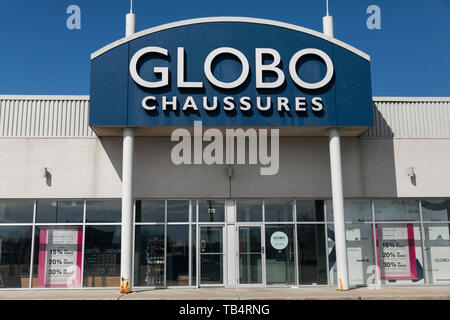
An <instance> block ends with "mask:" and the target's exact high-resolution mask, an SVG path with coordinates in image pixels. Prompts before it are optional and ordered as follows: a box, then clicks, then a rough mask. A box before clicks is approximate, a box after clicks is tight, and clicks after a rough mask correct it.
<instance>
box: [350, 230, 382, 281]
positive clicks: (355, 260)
mask: <svg viewBox="0 0 450 320" xmlns="http://www.w3.org/2000/svg"><path fill="white" fill-rule="evenodd" d="M345 238H346V239H347V261H348V273H349V282H350V284H351V285H367V284H369V282H370V281H371V282H370V284H373V283H374V280H375V278H373V275H374V271H375V267H374V266H375V265H376V263H375V259H374V250H373V249H374V248H373V229H372V224H346V225H345ZM372 278H373V280H372Z"/></svg>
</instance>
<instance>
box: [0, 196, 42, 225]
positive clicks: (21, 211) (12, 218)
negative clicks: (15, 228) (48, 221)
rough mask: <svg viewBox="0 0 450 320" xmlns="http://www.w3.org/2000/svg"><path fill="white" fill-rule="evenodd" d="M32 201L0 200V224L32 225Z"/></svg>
mask: <svg viewBox="0 0 450 320" xmlns="http://www.w3.org/2000/svg"><path fill="white" fill-rule="evenodd" d="M33 211H34V201H32V200H0V223H32V222H33Z"/></svg>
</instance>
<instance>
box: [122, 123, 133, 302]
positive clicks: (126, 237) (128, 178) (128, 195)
mask: <svg viewBox="0 0 450 320" xmlns="http://www.w3.org/2000/svg"><path fill="white" fill-rule="evenodd" d="M133 153H134V129H133V128H124V129H123V162H122V233H121V239H122V242H121V253H120V278H121V292H125V293H126V292H127V291H128V290H126V285H127V282H128V288H129V291H130V292H131V290H132V283H131V275H132V272H133V270H132V261H133V225H134V224H133Z"/></svg>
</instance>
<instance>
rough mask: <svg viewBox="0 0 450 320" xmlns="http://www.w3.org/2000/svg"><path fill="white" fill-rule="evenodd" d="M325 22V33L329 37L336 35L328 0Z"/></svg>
mask: <svg viewBox="0 0 450 320" xmlns="http://www.w3.org/2000/svg"><path fill="white" fill-rule="evenodd" d="M322 23H323V33H324V34H325V35H327V36H329V37H332V38H333V37H334V26H333V17H332V16H330V13H329V10H328V0H327V15H326V16H325V17H323V18H322Z"/></svg>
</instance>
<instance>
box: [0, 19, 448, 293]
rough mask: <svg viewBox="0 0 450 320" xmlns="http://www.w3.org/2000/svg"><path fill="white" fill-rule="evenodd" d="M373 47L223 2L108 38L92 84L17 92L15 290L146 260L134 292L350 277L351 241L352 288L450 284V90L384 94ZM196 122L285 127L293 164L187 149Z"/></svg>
mask: <svg viewBox="0 0 450 320" xmlns="http://www.w3.org/2000/svg"><path fill="white" fill-rule="evenodd" d="M243 31H245V32H246V33H247V34H246V35H245V36H243V37H240V40H236V39H234V38H233V37H231V36H230V35H236V34H242V33H243ZM208 32H211V34H213V35H215V36H216V37H215V38H211V37H210V35H211V34H209V33H208ZM261 34H264V35H265V37H261ZM202 36H203V37H204V38H205V40H204V41H203V44H199V43H198V42H196V41H199V39H201V37H202ZM208 36H209V37H208ZM241 38H242V39H241ZM293 40H295V41H298V42H297V43H301V44H300V45H295V43H296V42H295V41H293ZM180 48H181V49H180ZM217 48H219V49H221V50H219V51H215V50H216V49H217ZM236 48H239V50H238V49H236ZM231 49H233V50H231ZM259 49H260V51H258V50H259ZM269 49H270V50H269ZM310 49H314V50H310ZM165 50H166V51H165ZM302 50H309V51H302ZM214 52H215V54H216V55H215V56H214V54H213V55H211V53H214ZM258 52H260V54H261V55H260V56H258V54H259V53H258ZM277 53H278V54H277ZM219 55H223V57H221V58H216V57H218V56H219ZM264 55H269V56H272V60H271V59H268V60H267V59H263V58H264V57H265V56H264ZM314 55H315V57H311V56H314ZM306 56H307V58H305V57H306ZM208 57H209V58H208ZM258 57H260V60H258ZM265 58H267V57H265ZM278 58H279V60H278ZM142 59H144V61H143V60H142ZM215 59H216V60H215ZM271 61H272V62H271ZM277 61H278V63H275V62H277ZM369 61H370V59H369V57H368V56H367V55H365V54H364V53H362V52H360V51H358V50H357V49H354V48H352V47H350V46H348V45H346V44H343V43H341V42H339V41H337V40H335V39H334V38H331V37H327V36H324V35H323V34H319V33H318V32H313V31H311V30H307V29H304V28H300V27H296V26H291V25H287V24H282V23H279V22H269V21H266V20H264V21H263V20H258V19H248V18H228V19H224V18H220V19H214V18H208V19H203V20H202V19H199V20H196V21H192V20H191V21H187V22H179V23H174V24H171V25H167V26H161V27H156V28H153V29H149V30H144V31H142V32H140V33H136V34H133V33H131V34H130V35H128V37H127V38H124V39H122V40H119V41H118V42H116V43H113V44H111V45H109V46H107V47H105V48H104V49H101V50H99V51H98V52H96V53H94V54H93V56H92V73H91V95H90V96H65V97H64V96H0V103H1V105H0V147H1V150H7V152H3V153H2V155H1V156H0V177H1V180H2V183H1V184H0V253H1V255H0V268H1V269H0V288H8V289H10V288H104V287H119V286H120V285H121V284H123V278H124V270H128V269H129V270H131V272H129V278H127V277H128V276H125V278H127V280H129V284H128V285H129V286H130V287H132V288H133V290H135V289H139V288H157V287H207V286H222V287H240V286H243V287H244V286H251V287H265V286H316V285H324V286H338V287H339V285H340V282H341V281H344V282H345V281H346V280H345V279H344V280H342V279H343V278H342V275H340V274H339V269H340V272H342V268H340V267H338V265H339V263H338V262H339V261H340V262H342V261H343V258H342V254H341V255H340V258H339V257H338V256H339V250H341V249H342V248H344V249H345V251H344V252H345V257H344V258H345V259H344V260H345V263H346V264H347V265H348V282H349V285H350V286H368V285H382V286H383V285H449V284H450V260H449V259H450V232H449V229H450V216H449V214H450V213H449V210H450V187H449V184H448V181H449V178H450V173H449V172H448V170H447V169H448V163H450V162H449V161H450V152H448V151H447V150H450V148H449V147H450V99H449V98H395V97H394V98H376V97H375V98H372V95H371V88H370V87H371V84H370V63H369ZM236 62H238V63H237V64H236V66H237V67H236V66H235V65H233V63H236ZM223 63H225V65H221V64H223ZM227 63H228V64H227ZM230 63H231V64H230ZM330 63H331V64H330ZM300 65H301V66H300ZM198 66H201V67H200V68H199V67H198ZM269 66H270V67H269ZM290 66H293V67H290ZM302 66H304V67H302ZM196 67H197V68H196ZM277 67H278V69H279V70H281V71H282V72H283V71H284V75H283V76H281V75H280V73H279V72H277V71H276V69H277ZM264 68H266V69H264ZM267 68H268V69H269V70H268V69H267ZM302 68H303V69H302ZM195 70H196V71H195ZM208 70H210V71H211V72H210V73H208ZM330 70H331V71H330ZM266 71H269V72H272V73H274V72H275V74H276V75H277V76H276V77H275V76H274V75H273V74H271V75H270V76H264V75H263V72H266ZM258 72H260V73H258ZM258 74H261V75H263V76H261V77H259V76H258ZM299 74H300V75H299ZM296 75H297V76H296ZM281 77H284V80H285V81H278V80H280V78H281ZM236 78H237V79H238V80H239V81H238V82H240V83H237V82H236V81H237V80H236V81H234V82H236V83H234V84H233V81H231V80H232V79H236ZM144 79H145V80H144ZM218 79H221V81H220V80H218ZM159 81H162V82H161V83H160V84H155V83H158V82H159ZM165 81H166V82H165ZM226 81H228V82H226ZM278 82H279V83H278ZM200 83H201V85H200ZM274 83H275V84H274ZM308 86H310V87H308ZM265 90H266V91H265ZM267 90H268V91H267ZM230 96H232V97H234V100H233V101H234V102H235V104H234V105H235V106H236V108H235V110H228V111H232V112H231V113H228V112H224V111H223V110H227V109H221V110H222V111H221V112H219V111H217V110H208V107H211V105H212V104H214V99H215V98H218V105H219V107H218V109H220V108H225V107H229V106H230V101H231V100H230V99H229V97H230ZM174 97H175V98H176V99H175V100H174ZM243 97H244V98H248V99H247V100H248V105H251V106H253V109H251V110H247V104H246V103H245V102H246V100H245V99H244V100H243V101H244V102H242V100H241V99H242V98H243ZM268 98H271V99H272V100H271V101H272V110H268V109H266V110H263V109H264V108H265V107H268V105H269V102H268V101H269V100H268ZM280 98H286V99H287V100H285V101H287V102H286V103H285V104H284V103H283V102H280V101H282V100H279V99H280ZM190 99H191V100H192V101H193V102H192V101H190V102H186V101H189V100H190ZM204 99H206V101H207V103H206V106H207V108H205V105H204V102H203V101H204ZM227 99H228V100H227ZM168 101H170V102H173V101H175V102H173V103H172V104H171V103H170V102H169V103H168ZM261 101H264V102H262V103H261ZM202 102H203V103H202ZM303 103H304V104H303ZM196 104H197V105H198V106H201V105H202V104H203V108H201V107H199V108H198V109H197V110H195V108H193V107H192V106H193V105H196ZM261 104H262V105H261ZM280 104H281V107H280ZM164 105H166V106H167V109H164ZM258 106H259V107H258ZM289 107H291V108H292V110H291V111H293V112H289V110H287V108H289ZM297 107H298V108H297ZM303 107H305V109H303ZM188 109H192V110H188ZM275 110H276V111H275ZM210 111H211V112H210ZM216 111H217V112H216ZM246 111H250V113H246ZM194 120H196V121H198V120H201V121H202V122H203V126H204V129H201V130H203V131H202V133H204V132H205V131H206V130H208V129H211V128H219V129H220V130H224V129H225V128H237V127H239V128H244V129H248V128H253V127H254V128H269V129H271V128H279V129H280V131H279V164H278V167H279V168H278V171H277V173H276V174H272V175H262V174H261V166H260V165H255V164H249V163H225V162H224V163H220V164H218V163H215V164H207V163H205V162H204V161H203V162H200V163H195V162H193V163H192V164H176V163H174V162H173V158H172V157H171V154H172V151H173V148H174V146H175V145H176V144H177V141H174V140H173V139H171V135H172V133H173V131H174V130H176V129H177V128H186V129H187V130H191V129H192V126H193V122H194ZM130 129H132V131H131V135H129V134H126V132H127V131H126V130H130ZM333 130H337V131H336V132H338V134H339V135H338V137H340V144H339V146H340V148H339V153H338V156H339V159H341V160H339V170H337V171H338V172H339V174H341V176H342V180H341V181H340V183H341V189H342V190H341V191H342V192H341V195H340V196H339V192H337V189H339V188H338V187H339V184H336V181H337V180H336V179H337V178H336V172H337V171H336V168H335V167H333V165H334V164H335V162H334V160H333V159H334V158H333V153H334V152H335V151H336V149H335V148H334V146H333V145H332V141H334V140H333V139H334V138H335V136H334V135H333V134H332V133H331V132H333ZM193 139H195V138H194V137H193ZM130 141H131V144H130ZM204 141H206V140H204ZM226 143H228V142H226ZM206 144H207V143H203V146H205V145H206ZM126 150H128V151H130V152H129V153H128V156H130V157H128V156H127V152H128V151H126ZM330 159H331V166H330ZM341 164H342V165H341ZM128 184H129V186H130V188H129V189H127V185H128ZM336 185H338V187H336ZM339 197H341V198H342V199H343V203H342V205H343V212H342V213H343V217H342V222H343V225H342V226H339V225H336V221H338V220H337V219H336V216H335V214H334V212H335V211H336V208H337V209H338V211H339V210H340V205H339ZM127 212H128V213H129V214H128V215H126V213H127ZM338 214H339V212H338ZM124 215H125V218H124ZM339 221H341V220H339ZM340 235H345V237H344V238H343V240H344V247H343V246H342V245H340V246H336V243H335V242H336V241H339V237H340ZM127 239H128V240H127ZM124 243H125V244H129V246H131V249H130V250H129V252H130V254H129V255H126V254H125V255H124V252H125V251H127V250H128V249H127V245H125V247H124ZM124 257H125V260H126V261H125V260H124ZM125 274H127V273H126V272H125ZM121 278H122V279H121ZM121 281H122V282H121ZM341 286H342V284H341Z"/></svg>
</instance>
